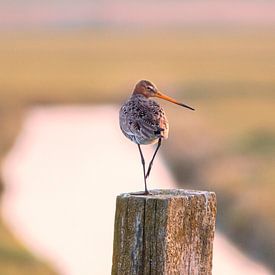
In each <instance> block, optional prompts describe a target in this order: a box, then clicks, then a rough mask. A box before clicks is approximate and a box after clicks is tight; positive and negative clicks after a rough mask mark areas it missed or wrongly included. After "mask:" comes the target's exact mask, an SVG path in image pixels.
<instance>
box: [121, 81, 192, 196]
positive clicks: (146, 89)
mask: <svg viewBox="0 0 275 275" xmlns="http://www.w3.org/2000/svg"><path fill="white" fill-rule="evenodd" d="M154 97H157V98H161V99H164V100H167V101H170V102H172V103H174V104H177V105H180V106H182V107H185V108H188V109H190V110H193V111H194V110H195V109H194V108H193V107H190V106H188V105H186V104H184V103H181V102H179V101H177V100H175V99H174V98H172V97H169V96H167V95H166V94H165V93H163V92H161V91H159V89H158V88H157V87H156V85H155V84H153V83H152V82H151V81H148V80H140V81H139V82H138V83H137V84H136V85H135V87H134V90H133V92H132V95H131V96H130V98H129V99H128V100H127V101H126V102H125V103H123V104H122V106H121V108H120V111H119V124H120V129H121V131H122V133H123V134H124V135H125V136H126V137H127V138H128V139H130V140H131V141H132V142H134V143H136V144H137V146H138V150H139V153H140V157H141V163H142V167H143V179H144V186H145V191H144V193H142V194H144V195H149V194H150V193H149V191H148V188H147V178H148V177H149V175H150V172H151V169H152V166H153V162H154V159H155V157H156V154H157V152H158V150H159V148H160V146H161V142H162V139H167V138H168V132H169V123H168V119H167V116H166V114H165V112H164V110H163V108H162V107H161V106H160V104H159V103H158V102H156V101H155V100H153V99H152V98H154ZM155 143H157V147H156V149H155V151H154V154H153V157H152V159H151V161H150V163H149V166H148V170H147V172H146V169H145V159H144V156H143V153H142V150H141V145H148V144H155Z"/></svg>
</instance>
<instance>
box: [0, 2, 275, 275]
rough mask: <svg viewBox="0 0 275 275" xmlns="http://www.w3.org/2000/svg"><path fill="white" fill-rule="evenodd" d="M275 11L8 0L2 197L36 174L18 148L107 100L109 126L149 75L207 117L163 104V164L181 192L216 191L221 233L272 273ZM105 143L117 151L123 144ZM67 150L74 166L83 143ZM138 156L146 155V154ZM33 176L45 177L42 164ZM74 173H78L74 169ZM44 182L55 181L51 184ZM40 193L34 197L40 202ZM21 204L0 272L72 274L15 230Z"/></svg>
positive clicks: (2, 226) (3, 8) (0, 246)
mask: <svg viewBox="0 0 275 275" xmlns="http://www.w3.org/2000/svg"><path fill="white" fill-rule="evenodd" d="M274 11H275V1H257V0H255V1H237V0H236V1H210V0H208V1H200V0H198V1H189V0H186V1H176V0H174V1H122V0H119V1H108V0H105V1H86V0H79V1H74V0H71V1H63V0H58V1H54V2H53V1H43V0H41V1H33V0H25V1H20V0H16V1H12V2H11V1H5V0H0V95H1V100H0V133H1V137H0V164H2V168H1V169H2V170H1V173H2V177H1V179H0V187H1V188H0V189H1V195H2V197H3V198H4V197H5V194H6V193H8V192H9V190H10V189H9V182H8V181H9V179H10V178H11V177H12V176H13V177H14V178H19V179H20V178H21V174H20V171H21V173H24V171H26V170H24V169H27V168H25V166H24V161H23V160H24V158H23V159H19V160H18V159H17V161H14V160H10V159H11V158H12V157H10V158H9V157H8V156H9V154H10V152H11V150H12V151H13V154H15V156H16V150H19V149H20V148H21V147H20V146H22V142H23V144H25V147H24V149H22V148H21V149H20V150H21V151H20V152H21V153H20V154H21V155H22V154H23V156H24V155H28V154H29V153H30V152H31V150H32V148H33V146H34V144H36V141H35V140H32V139H31V138H28V137H30V136H31V132H32V131H38V132H39V131H42V132H39V133H43V135H45V136H46V135H49V136H53V137H55V133H57V132H58V129H60V125H63V124H64V123H66V125H70V124H72V125H74V126H73V127H76V126H75V125H79V123H82V122H83V120H85V119H86V118H87V117H89V116H90V115H91V114H90V113H89V112H87V116H85V114H86V111H85V110H87V108H88V109H89V110H90V109H93V110H94V108H98V106H105V105H106V104H107V105H108V106H109V107H110V108H111V111H110V109H108V111H106V112H105V111H103V113H104V114H108V115H107V120H106V118H105V120H104V121H105V122H104V123H106V124H105V125H107V123H108V116H109V117H113V116H116V115H118V114H117V112H118V110H119V105H120V104H121V103H122V102H123V101H124V100H126V98H127V97H128V96H129V95H130V92H131V91H132V88H133V86H134V84H135V83H136V82H137V81H138V80H140V79H148V80H151V81H153V82H154V83H155V84H156V85H157V86H158V87H159V88H160V89H161V90H163V91H165V92H166V93H167V94H168V95H170V96H173V97H175V98H177V99H179V100H181V101H183V102H185V103H187V104H189V105H191V106H194V107H195V108H196V113H189V112H187V111H185V110H182V109H179V108H178V107H176V106H172V105H170V104H169V103H165V102H161V104H162V105H163V106H164V108H165V109H166V112H167V115H168V118H169V121H170V124H171V130H170V131H171V132H170V138H169V139H168V140H167V141H165V143H164V144H163V146H162V149H161V151H162V156H163V158H164V166H165V167H166V169H167V168H168V169H169V171H170V172H171V173H172V175H173V177H174V178H175V181H176V183H177V185H178V187H181V188H191V189H201V190H212V191H215V192H216V194H217V197H218V217H217V228H218V230H220V231H221V232H222V233H223V234H225V236H226V237H227V238H228V239H229V240H230V241H232V243H233V244H234V245H235V246H236V247H237V249H238V250H240V251H242V253H244V254H245V255H246V256H247V257H248V258H250V259H251V260H252V261H256V262H259V263H260V264H261V265H263V266H265V267H266V268H268V269H269V270H270V273H269V274H271V273H272V271H273V272H275V265H274V253H275V237H274V232H275V204H274V195H275V185H274V181H275V169H274V167H275V12H274ZM57 106H61V107H60V108H61V109H58V112H57V111H56V109H54V110H55V111H54V113H52V112H49V113H48V112H47V111H46V110H51V111H52V110H53V109H52V108H56V107H57ZM68 106H70V107H72V106H77V108H76V109H75V108H74V107H73V110H74V112H75V115H72V114H71V112H69V114H68V109H66V107H68ZM68 108H69V107H68ZM83 108H84V109H83ZM83 110H84V113H83ZM100 110H101V109H100ZM56 112H57V113H58V114H56ZM79 112H80V113H81V115H80V116H78V115H77V114H78V113H79ZM101 112H102V110H101ZM109 112H110V113H109ZM92 116H93V118H95V117H97V121H98V122H99V123H100V122H101V117H102V116H104V115H103V114H102V113H101V115H100V116H99V115H96V114H95V113H94V112H93V113H92ZM64 117H65V120H63V118H64ZM76 118H78V119H76ZM57 120H58V121H59V122H60V124H54V125H55V127H52V128H51V127H48V128H47V129H49V131H48V132H47V133H46V132H43V127H44V125H49V124H50V125H53V123H56V121H57ZM26 121H27V122H26ZM64 121H65V122H64ZM85 121H86V120H85ZM90 121H91V123H92V121H93V123H95V122H94V120H93V119H92V118H91V120H90ZM26 123H27V126H26ZM62 123H63V124H62ZM73 123H75V124H73ZM87 123H89V120H87ZM102 123H103V120H102ZM85 125H86V124H85ZM91 126H94V125H91ZM115 126H116V125H115ZM85 127H86V126H85ZM85 127H84V128H85ZM116 127H118V126H116ZM80 128H81V127H80ZM24 129H25V130H24ZM45 129H46V128H45ZM77 129H78V128H77V127H76V128H75V131H77ZM93 129H94V132H92V133H90V135H91V140H92V136H93V135H99V133H98V132H97V131H98V130H96V129H99V128H96V126H94V128H91V131H93ZM22 130H23V131H24V135H23V134H22ZM84 133H85V132H84ZM28 134H29V135H30V136H28ZM61 134H62V133H61ZM61 134H60V136H59V139H54V138H52V140H50V141H51V142H52V144H53V143H54V144H56V143H57V144H59V146H60V144H62V143H63V142H65V143H66V141H67V139H68V138H69V137H72V141H75V142H80V143H81V142H82V140H80V141H79V140H77V139H75V140H74V132H64V135H63V136H61ZM41 135H42V134H41ZM20 137H21V138H20ZM18 138H19V139H18ZM24 138H25V139H26V140H27V141H29V142H25V141H22V139H24ZM119 138H121V142H123V143H130V142H129V141H128V140H126V139H124V137H123V136H119ZM48 141H49V139H48ZM18 142H21V143H20V144H21V145H20V146H19V145H18ZM106 142H107V143H108V142H109V143H110V144H112V139H110V140H107V141H106ZM73 144H74V143H73ZM41 146H42V148H45V147H43V145H41ZM93 146H95V147H97V148H100V147H101V148H102V150H106V143H103V141H102V142H101V139H98V140H97V143H96V144H92V145H91V148H90V150H91V151H90V152H91V155H92V156H91V157H93ZM130 147H131V148H132V147H133V148H134V147H135V146H134V145H133V144H129V148H130ZM66 148H67V147H66ZM127 148H128V147H127ZM135 149H136V148H135ZM22 150H23V151H22ZM66 150H67V149H66ZM66 150H64V152H63V153H64V154H63V156H65V157H66V158H70V157H71V158H74V156H75V155H74V150H77V147H76V148H74V149H73V150H72V151H73V152H72V154H69V153H68V151H66ZM129 150H130V149H129ZM50 151H51V148H48V149H47V150H44V151H43V150H42V151H41V154H43V156H44V157H45V156H46V157H45V159H46V160H47V157H49V158H48V159H49V160H50V161H52V159H54V158H55V156H54V155H53V156H51V158H50V156H48V155H47V153H49V152H50ZM82 152H83V154H85V153H87V152H85V149H83V151H82ZM98 154H100V152H98ZM118 154H119V152H118ZM49 155H50V154H49ZM132 157H133V156H132ZM134 157H135V158H137V159H138V154H137V155H135V156H134ZM8 160H9V164H7V161H8ZM138 160H139V159H138ZM138 160H137V161H138ZM75 161H76V162H77V160H75ZM113 161H115V158H113V159H110V160H109V162H108V163H109V164H110V165H111V163H112V162H113ZM128 161H129V162H130V161H131V160H129V159H128ZM13 163H16V165H17V166H16V167H15V166H12V165H13ZM33 163H36V159H33ZM137 163H138V164H137V167H136V169H137V170H138V172H141V167H140V166H139V165H140V163H139V162H137ZM22 165H23V166H22ZM59 165H60V166H62V163H60V162H59V163H56V166H59ZM75 165H76V164H75ZM19 166H20V167H21V168H20V167H19ZM5 167H6V168H5ZM18 167H19V168H20V169H21V170H20V169H19V168H18ZM73 167H74V166H72V169H74V168H73ZM43 168H45V167H43ZM154 168H155V169H156V170H157V168H156V167H154ZM18 169H19V170H18ZM28 169H29V170H28V171H30V173H32V171H33V173H35V171H36V170H35V169H39V168H37V167H35V166H30V167H28ZM60 169H61V168H60ZM93 169H96V167H93ZM139 169H140V170H139ZM65 170H66V169H65ZM153 170H154V169H153ZM18 171H19V172H18ZM17 172H18V173H19V174H17V176H16V173H17ZM67 173H68V177H70V170H67ZM117 173H118V174H119V173H121V172H120V171H117ZM13 174H14V175H13ZM7 175H10V176H7ZM138 175H139V174H138ZM133 177H134V175H133ZM29 178H30V179H32V178H34V176H30V177H29ZM139 180H140V182H142V181H141V178H140V179H139ZM38 181H39V180H38ZM43 182H44V184H45V185H47V184H49V185H50V182H47V179H46V177H44V178H43ZM57 184H58V183H57ZM93 184H95V183H93V182H91V185H93ZM105 184H106V183H105V182H102V183H100V185H101V186H102V188H103V189H104V188H107V187H108V185H107V186H106V187H103V186H104V185H105ZM156 186H157V184H156ZM63 187H64V189H63V190H66V186H63ZM17 188H18V186H17V184H16V183H14V182H13V185H12V187H11V190H12V192H13V193H12V194H17V195H18V193H19V191H17ZM56 188H59V187H56ZM140 188H142V186H140ZM75 190H76V192H77V189H75ZM119 191H122V192H123V191H124V192H128V191H131V187H129V189H126V190H125V189H124V190H118V191H117V193H119ZM54 192H55V187H52V193H54ZM64 192H66V191H64ZM61 193H62V192H61ZM35 197H36V194H35V193H33V194H31V196H30V197H29V200H32V199H33V198H35ZM48 199H49V204H50V200H51V198H48ZM12 202H13V203H14V204H16V201H15V200H14V201H13V200H12ZM60 203H61V204H62V198H60ZM14 204H12V205H11V204H7V203H6V204H5V203H2V204H1V207H2V213H5V214H2V218H1V219H0V274H5V275H13V274H28V275H32V274H39V275H40V274H41V275H42V274H63V273H62V272H61V271H60V272H61V273H59V271H58V268H57V265H58V264H56V263H54V262H53V260H52V259H51V260H50V261H49V260H48V259H43V257H41V256H39V253H37V254H36V252H35V251H33V250H32V249H31V247H30V246H28V241H25V240H24V241H23V239H24V238H23V239H22V238H21V237H20V234H22V232H21V233H20V228H21V225H20V223H17V227H16V226H15V227H16V229H15V227H14V224H15V223H16V221H15V222H14V223H13V222H12V220H13V218H14V219H16V218H15V217H13V215H12V214H11V213H13V212H10V213H9V210H10V209H11V207H13V206H14ZM7 205H8V206H9V207H7ZM33 205H35V204H33ZM5 207H6V210H4V208H5ZM22 208H23V206H22ZM87 211H89V210H87ZM53 212H54V210H53ZM7 213H8V214H7ZM6 216H8V217H9V218H5V217H6ZM112 218H113V217H112ZM56 222H57V221H56ZM111 222H112V221H111ZM11 224H13V226H11ZM22 228H23V227H22ZM109 230H110V231H111V232H112V228H111V229H109ZM46 234H47V230H46V231H45V235H44V236H41V238H46V239H47V236H46ZM60 236H62V233H61V235H60ZM42 254H43V253H42ZM49 262H50V263H49ZM57 262H58V259H57ZM23 267H24V270H26V272H27V273H23V271H22V268H23ZM240 272H241V271H240ZM82 274H85V273H84V272H83V273H82ZM82 274H80V275H82ZM97 274H104V273H100V272H99V273H97ZM240 274H245V273H240Z"/></svg>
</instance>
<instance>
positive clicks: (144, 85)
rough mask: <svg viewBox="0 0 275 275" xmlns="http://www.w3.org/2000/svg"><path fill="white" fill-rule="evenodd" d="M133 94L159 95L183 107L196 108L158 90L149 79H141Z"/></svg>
mask: <svg viewBox="0 0 275 275" xmlns="http://www.w3.org/2000/svg"><path fill="white" fill-rule="evenodd" d="M133 94H141V95H144V96H145V97H147V98H149V97H159V98H162V99H164V100H167V101H170V102H172V103H175V104H177V105H180V106H182V107H185V108H188V109H190V110H193V111H194V110H195V109H194V108H192V107H190V106H188V105H186V104H184V103H181V102H178V101H177V100H175V99H174V98H172V97H169V96H167V95H165V94H164V93H162V92H160V91H159V90H158V88H157V87H156V86H155V85H154V84H153V83H152V82H150V81H148V80H141V81H139V82H138V83H137V84H136V86H135V89H134V92H133Z"/></svg>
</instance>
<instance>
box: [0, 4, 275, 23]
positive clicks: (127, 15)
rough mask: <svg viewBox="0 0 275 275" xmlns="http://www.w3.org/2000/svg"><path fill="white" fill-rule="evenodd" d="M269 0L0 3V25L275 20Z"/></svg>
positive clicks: (261, 21) (260, 21)
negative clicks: (0, 4)
mask: <svg viewBox="0 0 275 275" xmlns="http://www.w3.org/2000/svg"><path fill="white" fill-rule="evenodd" d="M274 11H275V2H273V1H194V2H192V1H184V2H180V1H174V2H169V3H168V2H164V1H163V2H153V1H150V2H145V1H144V2H133V1H131V2H123V1H116V2H111V1H103V2H88V1H87V2H86V1H84V2H82V1H80V2H77V1H75V2H69V3H68V2H67V3H66V2H65V3H60V2H55V3H54V4H53V3H51V4H49V2H47V1H41V2H33V3H29V4H28V2H27V3H23V4H21V5H20V4H13V5H10V4H2V7H1V8H0V27H1V28H5V27H16V26H20V25H22V24H23V25H27V26H28V25H47V24H57V25H58V24H79V23H80V24H81V23H83V24H88V23H98V22H100V23H110V24H146V25H162V24H176V25H177V24H200V23H201V24H202V23H209V24H211V23H212V24H215V23H216V24H217V23H225V24H234V23H237V24H248V25H249V24H256V25H273V24H274V23H275V12H274Z"/></svg>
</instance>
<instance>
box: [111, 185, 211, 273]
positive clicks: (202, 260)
mask: <svg viewBox="0 0 275 275" xmlns="http://www.w3.org/2000/svg"><path fill="white" fill-rule="evenodd" d="M215 220H216V195H215V193H213V192H203V191H191V190H180V189H179V190H178V189H173V190H152V191H151V195H149V196H144V195H140V194H138V193H134V194H133V193H131V194H122V195H119V196H118V197H117V202H116V215H115V231H114V244H113V265H112V274H113V275H122V274H123V275H124V274H131V275H135V274H138V275H140V274H145V275H146V274H155V275H161V274H182V275H204V274H211V269H212V247H213V239H214V231H215Z"/></svg>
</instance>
